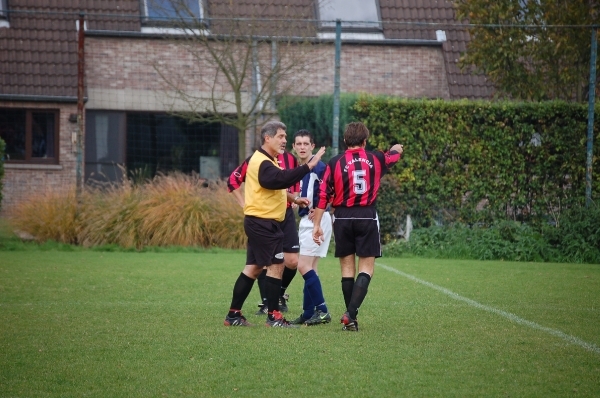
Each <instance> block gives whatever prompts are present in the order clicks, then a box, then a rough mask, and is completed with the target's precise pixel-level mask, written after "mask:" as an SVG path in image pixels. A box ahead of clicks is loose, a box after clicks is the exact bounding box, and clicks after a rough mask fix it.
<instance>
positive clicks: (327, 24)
mask: <svg viewBox="0 0 600 398" xmlns="http://www.w3.org/2000/svg"><path fill="white" fill-rule="evenodd" d="M317 14H318V15H317V16H318V19H319V27H320V28H321V30H323V31H330V30H335V21H336V20H337V19H340V20H341V21H342V31H344V32H381V31H382V30H383V29H382V26H381V12H380V9H379V1H378V0H322V1H319V2H318V6H317Z"/></svg>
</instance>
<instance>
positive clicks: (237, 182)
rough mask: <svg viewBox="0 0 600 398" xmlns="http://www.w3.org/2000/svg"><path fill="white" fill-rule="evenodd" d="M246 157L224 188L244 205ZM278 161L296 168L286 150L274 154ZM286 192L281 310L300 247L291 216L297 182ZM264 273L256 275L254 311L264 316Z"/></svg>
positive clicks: (295, 266) (296, 164)
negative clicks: (243, 184)
mask: <svg viewBox="0 0 600 398" xmlns="http://www.w3.org/2000/svg"><path fill="white" fill-rule="evenodd" d="M251 157H252V156H249V157H248V158H246V160H244V162H243V163H242V164H241V165H239V166H238V167H237V168H236V169H235V170H233V172H232V173H231V175H230V176H229V178H228V179H227V189H228V191H229V192H231V193H233V195H234V197H235V199H236V200H237V202H238V203H239V204H240V206H242V208H243V207H244V204H245V203H244V195H243V194H242V193H241V192H240V190H239V188H240V187H241V186H242V183H243V182H244V181H245V180H246V171H247V170H248V162H249V161H250V158H251ZM277 164H279V167H281V168H282V169H284V170H291V169H294V168H296V167H298V160H297V159H296V157H295V156H294V155H292V154H291V153H289V152H287V151H286V152H284V153H281V154H278V155H277ZM287 191H288V202H287V208H286V212H285V220H284V221H283V223H282V225H281V229H282V231H283V234H284V241H283V263H284V265H285V268H284V270H283V275H282V277H281V294H280V297H279V308H280V310H281V312H287V310H288V308H287V299H288V297H289V296H288V295H287V294H286V293H285V292H286V290H287V288H288V286H289V285H290V283H291V282H292V280H293V279H294V276H296V273H297V269H298V252H299V250H300V243H299V240H298V231H297V230H296V219H295V216H294V211H293V209H292V203H293V198H295V197H297V196H298V193H299V192H300V182H297V183H296V184H294V185H292V186H291V187H289V188H288V189H287ZM266 275H267V269H266V268H265V269H264V270H263V272H261V274H260V275H259V276H258V278H257V282H258V290H259V292H260V298H261V302H260V304H259V305H258V306H259V310H258V311H257V312H256V315H263V314H266V313H267V296H266V290H265V278H266Z"/></svg>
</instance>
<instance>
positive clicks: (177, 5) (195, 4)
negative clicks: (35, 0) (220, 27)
mask: <svg viewBox="0 0 600 398" xmlns="http://www.w3.org/2000/svg"><path fill="white" fill-rule="evenodd" d="M0 1H2V0H0ZM142 6H143V7H144V9H143V14H144V22H145V23H146V24H147V25H173V24H176V23H178V22H179V23H181V22H190V21H191V22H194V21H197V20H200V21H201V20H202V19H203V18H204V10H203V7H202V0H143V1H142Z"/></svg>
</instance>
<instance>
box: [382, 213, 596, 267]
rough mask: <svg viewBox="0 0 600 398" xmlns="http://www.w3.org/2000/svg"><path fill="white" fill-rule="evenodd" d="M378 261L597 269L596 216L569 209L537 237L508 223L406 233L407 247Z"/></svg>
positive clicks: (396, 245)
mask: <svg viewBox="0 0 600 398" xmlns="http://www.w3.org/2000/svg"><path fill="white" fill-rule="evenodd" d="M384 255H385V256H389V257H398V256H406V255H416V256H422V257H433V258H448V259H450V258H453V259H473V260H506V261H538V262H558V263H591V264H598V263H600V210H599V209H598V206H594V207H593V208H589V209H584V208H575V209H572V210H571V211H569V212H568V214H565V215H563V217H562V222H561V224H560V226H558V227H556V226H550V225H548V226H545V227H544V228H543V233H541V232H539V231H536V230H535V229H534V228H532V227H531V226H528V225H526V224H523V223H520V222H514V221H499V222H495V223H493V224H492V225H490V226H488V227H486V226H483V225H475V226H467V225H465V224H452V225H448V226H433V227H428V228H419V229H415V230H413V231H412V233H411V235H410V241H408V242H406V241H400V240H398V241H394V242H391V243H389V244H388V245H386V246H385V247H384Z"/></svg>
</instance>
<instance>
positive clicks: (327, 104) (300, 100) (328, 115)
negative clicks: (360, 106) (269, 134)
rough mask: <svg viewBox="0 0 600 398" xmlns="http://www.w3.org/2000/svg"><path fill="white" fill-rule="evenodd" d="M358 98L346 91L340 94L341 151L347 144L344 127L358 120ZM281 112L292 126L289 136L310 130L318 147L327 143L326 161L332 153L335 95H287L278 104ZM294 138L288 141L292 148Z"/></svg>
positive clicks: (282, 118) (287, 124) (339, 142)
mask: <svg viewBox="0 0 600 398" xmlns="http://www.w3.org/2000/svg"><path fill="white" fill-rule="evenodd" d="M357 99H358V94H342V95H341V96H340V115H339V117H340V119H339V136H338V139H339V141H338V148H339V150H340V151H342V150H344V149H345V146H344V138H343V135H344V128H345V126H346V125H347V124H348V123H350V122H354V121H357V120H358V119H356V117H355V116H354V111H353V107H354V103H355V102H356V101H357ZM277 112H278V113H279V117H280V118H281V121H282V122H283V123H285V124H286V126H287V128H288V135H289V136H293V134H294V133H295V132H296V131H298V130H300V129H306V130H308V131H310V132H311V133H312V134H313V136H314V138H315V143H316V146H317V147H320V146H323V145H325V146H326V147H327V150H328V153H327V154H326V156H324V157H323V158H324V160H325V159H328V158H329V157H330V154H331V146H332V131H333V95H330V94H327V95H321V96H319V97H291V96H290V97H283V98H281V100H280V101H279V103H278V104H277ZM291 143H292V140H291V139H290V140H288V147H291Z"/></svg>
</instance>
